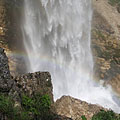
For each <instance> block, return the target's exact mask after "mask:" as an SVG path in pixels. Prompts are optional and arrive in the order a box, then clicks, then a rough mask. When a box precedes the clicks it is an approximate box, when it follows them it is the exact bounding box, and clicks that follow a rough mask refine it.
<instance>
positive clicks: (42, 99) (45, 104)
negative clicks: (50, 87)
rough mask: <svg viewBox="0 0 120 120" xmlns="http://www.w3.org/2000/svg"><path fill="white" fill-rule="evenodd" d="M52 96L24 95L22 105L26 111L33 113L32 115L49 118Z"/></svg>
mask: <svg viewBox="0 0 120 120" xmlns="http://www.w3.org/2000/svg"><path fill="white" fill-rule="evenodd" d="M50 106H51V102H50V97H49V96H48V95H41V94H36V95H34V96H33V97H32V98H30V97H28V96H26V95H23V96H22V107H23V108H24V109H25V111H28V112H29V113H32V115H33V116H34V117H35V118H36V119H38V118H41V119H44V120H45V119H46V120H47V119H48V117H49V116H51V115H50Z"/></svg>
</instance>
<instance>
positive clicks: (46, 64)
mask: <svg viewBox="0 0 120 120" xmlns="http://www.w3.org/2000/svg"><path fill="white" fill-rule="evenodd" d="M91 20H92V8H91V0H24V15H23V20H22V24H21V29H22V34H23V43H24V47H25V50H26V52H27V55H28V58H29V62H28V61H26V64H27V70H28V72H35V71H49V72H50V73H51V76H52V83H53V94H54V99H55V100H56V99H58V98H60V97H61V96H62V95H71V96H73V97H75V98H79V99H81V100H84V101H87V102H89V103H94V104H99V105H102V106H104V107H106V108H111V109H113V110H114V111H116V112H120V107H119V105H118V104H119V103H118V102H117V99H116V97H115V96H114V94H113V93H112V90H111V88H110V87H109V86H108V87H107V88H105V87H103V86H102V85H100V84H99V83H96V82H95V81H93V78H92V75H93V58H92V53H91V48H90V44H91V38H90V37H91V36H90V32H91Z"/></svg>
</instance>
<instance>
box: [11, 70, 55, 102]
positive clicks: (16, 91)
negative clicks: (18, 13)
mask: <svg viewBox="0 0 120 120" xmlns="http://www.w3.org/2000/svg"><path fill="white" fill-rule="evenodd" d="M13 80H14V85H13V87H12V88H11V90H10V92H9V95H10V96H13V98H14V99H15V100H18V102H20V101H21V100H20V98H21V95H22V94H27V95H28V96H33V95H34V94H36V93H40V94H42V95H44V94H48V95H49V96H50V98H51V101H52V103H53V94H52V83H51V75H50V74H49V73H48V72H35V73H28V74H25V75H19V76H17V77H15V78H14V79H13Z"/></svg>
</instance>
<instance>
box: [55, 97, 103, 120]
mask: <svg viewBox="0 0 120 120" xmlns="http://www.w3.org/2000/svg"><path fill="white" fill-rule="evenodd" d="M55 108H56V112H57V114H58V115H61V116H66V117H69V118H72V119H73V120H81V116H82V115H85V117H86V118H87V120H90V119H91V118H92V116H93V115H94V114H95V113H97V112H99V111H100V109H103V108H102V107H100V106H97V105H92V104H88V103H86V102H84V101H81V100H78V99H75V98H72V97H70V96H63V97H62V98H60V99H59V100H57V101H56V103H55Z"/></svg>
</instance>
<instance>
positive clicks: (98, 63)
mask: <svg viewBox="0 0 120 120" xmlns="http://www.w3.org/2000/svg"><path fill="white" fill-rule="evenodd" d="M92 50H93V56H94V61H95V66H94V70H95V77H96V79H98V80H100V79H101V80H104V82H105V84H111V85H112V87H113V89H114V90H115V91H116V92H117V93H118V95H120V87H119V85H120V79H119V77H118V76H119V75H120V55H119V52H120V13H119V11H118V7H117V6H112V5H111V4H110V1H109V0H93V23H92Z"/></svg>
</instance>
